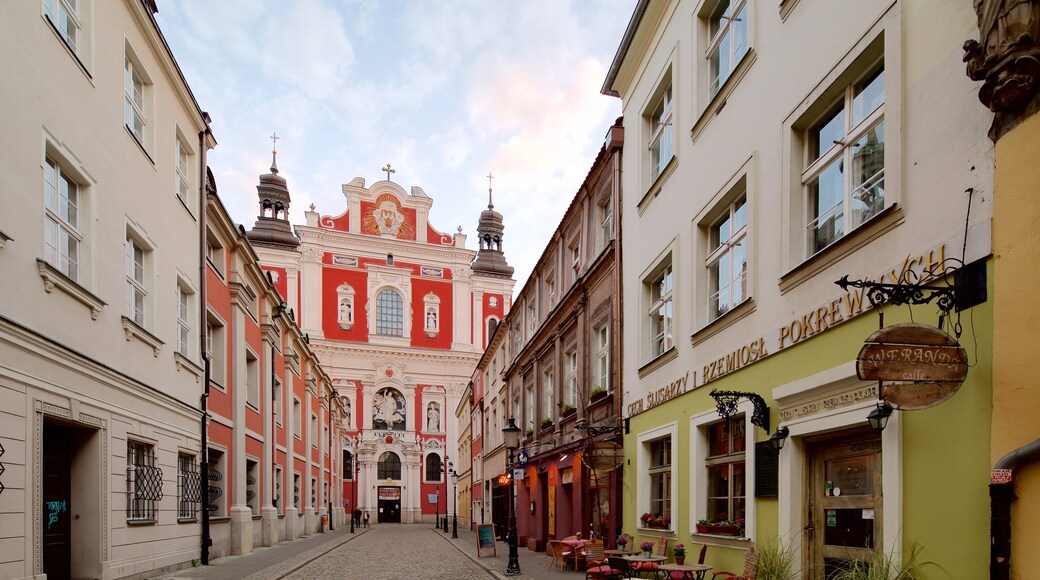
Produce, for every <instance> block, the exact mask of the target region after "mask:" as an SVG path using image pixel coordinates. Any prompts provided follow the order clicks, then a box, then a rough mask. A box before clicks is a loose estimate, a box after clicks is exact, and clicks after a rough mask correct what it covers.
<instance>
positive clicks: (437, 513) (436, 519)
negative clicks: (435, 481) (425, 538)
mask: <svg viewBox="0 0 1040 580" xmlns="http://www.w3.org/2000/svg"><path fill="white" fill-rule="evenodd" d="M436 491H437V503H435V504H433V510H434V514H433V529H435V530H439V529H441V486H439V485H438V486H437V490H436Z"/></svg>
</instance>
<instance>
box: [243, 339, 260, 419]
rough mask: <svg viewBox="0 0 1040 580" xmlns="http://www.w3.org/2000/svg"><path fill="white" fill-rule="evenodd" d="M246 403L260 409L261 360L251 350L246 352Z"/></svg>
mask: <svg viewBox="0 0 1040 580" xmlns="http://www.w3.org/2000/svg"><path fill="white" fill-rule="evenodd" d="M246 403H248V404H249V405H250V406H251V407H253V408H254V409H259V408H260V359H259V357H257V356H256V355H255V354H253V351H251V350H246Z"/></svg>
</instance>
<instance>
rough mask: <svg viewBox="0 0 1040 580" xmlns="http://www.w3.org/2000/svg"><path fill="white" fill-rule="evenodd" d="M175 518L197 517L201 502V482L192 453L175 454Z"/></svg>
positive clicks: (191, 518)
mask: <svg viewBox="0 0 1040 580" xmlns="http://www.w3.org/2000/svg"><path fill="white" fill-rule="evenodd" d="M177 489H178V492H177V518H178V519H182V520H184V519H190V520H193V519H197V518H198V516H199V504H200V503H201V502H202V482H201V481H200V480H199V470H198V468H197V467H196V465H195V457H194V456H193V455H185V454H183V453H182V454H180V455H178V456H177Z"/></svg>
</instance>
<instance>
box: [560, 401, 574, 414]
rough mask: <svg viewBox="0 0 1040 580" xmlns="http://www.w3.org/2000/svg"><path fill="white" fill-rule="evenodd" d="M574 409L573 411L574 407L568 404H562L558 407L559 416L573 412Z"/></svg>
mask: <svg viewBox="0 0 1040 580" xmlns="http://www.w3.org/2000/svg"><path fill="white" fill-rule="evenodd" d="M574 409H575V407H574V405H572V404H570V403H564V404H562V405H560V414H561V415H563V414H564V413H569V412H571V411H573V410H574Z"/></svg>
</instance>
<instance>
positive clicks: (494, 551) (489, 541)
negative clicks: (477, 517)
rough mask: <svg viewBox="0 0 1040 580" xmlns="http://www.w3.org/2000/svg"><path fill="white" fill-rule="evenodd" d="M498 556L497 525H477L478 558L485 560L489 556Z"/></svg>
mask: <svg viewBox="0 0 1040 580" xmlns="http://www.w3.org/2000/svg"><path fill="white" fill-rule="evenodd" d="M488 550H491V553H490V555H491V556H496V557H497V556H498V547H497V546H496V545H495V524H477V557H478V558H483V557H484V556H487V555H489V554H488V553H487V551H488Z"/></svg>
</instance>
